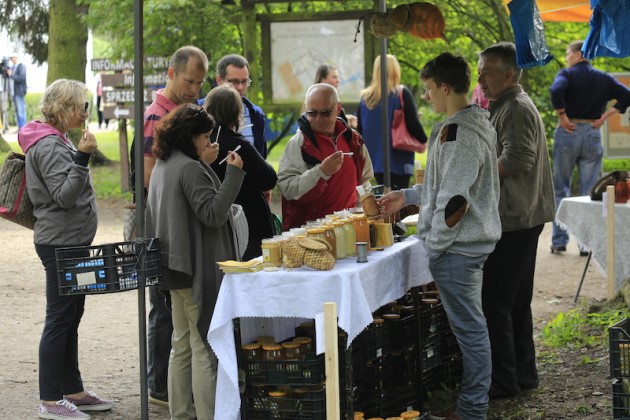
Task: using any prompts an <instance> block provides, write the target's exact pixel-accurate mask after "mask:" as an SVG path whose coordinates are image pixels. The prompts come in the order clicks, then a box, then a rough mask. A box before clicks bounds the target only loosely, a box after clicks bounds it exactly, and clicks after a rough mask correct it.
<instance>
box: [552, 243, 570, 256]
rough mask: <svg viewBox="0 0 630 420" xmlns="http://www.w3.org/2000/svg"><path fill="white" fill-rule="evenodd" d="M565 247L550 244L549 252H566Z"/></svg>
mask: <svg viewBox="0 0 630 420" xmlns="http://www.w3.org/2000/svg"><path fill="white" fill-rule="evenodd" d="M566 250H567V247H566V246H565V245H551V253H552V254H559V253H561V252H566Z"/></svg>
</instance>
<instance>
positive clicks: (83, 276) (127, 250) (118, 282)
mask: <svg viewBox="0 0 630 420" xmlns="http://www.w3.org/2000/svg"><path fill="white" fill-rule="evenodd" d="M141 255H144V261H145V264H144V267H142V266H141V265H140V264H139V257H140V256H141ZM55 256H56V260H57V279H58V284H59V294H60V295H73V294H94V293H113V292H123V291H126V290H133V289H137V288H138V274H140V273H142V270H144V277H145V280H146V285H147V286H153V285H157V284H159V282H160V280H161V278H162V269H161V264H160V241H159V239H157V238H154V239H147V240H146V241H144V242H118V243H113V244H105V245H95V246H79V247H70V248H58V249H56V250H55Z"/></svg>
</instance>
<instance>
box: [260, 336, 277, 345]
mask: <svg viewBox="0 0 630 420" xmlns="http://www.w3.org/2000/svg"><path fill="white" fill-rule="evenodd" d="M256 342H257V343H259V344H260V345H261V346H264V345H266V344H276V339H275V338H274V337H272V336H270V335H259V336H258V337H256Z"/></svg>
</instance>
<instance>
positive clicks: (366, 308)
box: [208, 238, 433, 420]
mask: <svg viewBox="0 0 630 420" xmlns="http://www.w3.org/2000/svg"><path fill="white" fill-rule="evenodd" d="M431 281H433V279H432V277H431V274H430V272H429V268H428V255H427V252H426V250H425V248H424V244H423V243H422V242H421V241H419V240H418V239H416V238H408V239H406V240H405V241H403V242H401V243H397V244H394V245H393V246H391V247H389V248H387V249H385V250H384V251H371V252H369V253H368V262H367V263H364V264H358V263H357V262H356V258H346V259H344V260H340V261H337V264H336V265H335V268H334V269H333V270H331V271H316V270H311V269H308V268H299V269H294V270H292V271H285V270H280V271H276V272H265V271H259V272H256V273H245V274H240V273H239V274H226V275H225V277H224V278H223V283H222V284H221V290H220V291H219V297H218V299H217V304H216V307H215V310H214V315H213V317H212V323H211V324H210V330H209V332H208V342H209V343H210V346H211V347H212V349H213V350H214V353H215V354H216V356H217V358H218V359H219V367H218V374H217V392H216V406H215V413H216V414H215V418H217V419H219V418H220V419H222V420H229V419H237V416H238V413H239V408H240V394H239V390H238V366H237V362H236V349H235V342H234V332H233V328H232V320H233V319H234V318H242V317H261V316H263V317H291V318H315V316H316V315H317V314H319V313H321V312H322V311H323V306H324V303H325V302H336V303H337V312H338V318H339V326H340V327H341V328H342V329H343V330H344V331H346V332H347V333H348V338H349V342H351V341H352V340H353V339H354V338H355V337H356V336H357V335H358V334H359V333H360V332H361V331H363V329H364V328H365V327H366V326H368V325H369V324H370V322H372V312H373V311H375V310H376V309H378V308H379V307H381V306H383V305H384V304H386V303H388V302H391V301H393V300H395V299H397V298H399V297H401V296H402V295H403V294H404V293H405V291H407V290H408V289H410V288H411V287H414V286H419V285H422V284H427V283H430V282H431Z"/></svg>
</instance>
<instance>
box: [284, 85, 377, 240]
mask: <svg viewBox="0 0 630 420" xmlns="http://www.w3.org/2000/svg"><path fill="white" fill-rule="evenodd" d="M305 107H306V111H305V112H304V114H302V116H301V117H300V118H299V119H298V131H297V133H296V134H295V135H294V136H293V137H292V138H291V139H290V140H289V142H288V143H287V146H286V148H285V149H284V153H283V155H282V158H280V165H279V168H278V188H279V189H280V192H281V193H282V227H283V229H284V230H288V229H289V228H292V227H296V226H302V225H303V224H305V223H306V222H307V221H308V220H315V219H317V218H321V217H324V216H325V215H327V214H331V213H333V212H335V211H338V210H343V209H345V208H350V207H354V206H355V205H356V202H357V196H356V190H355V187H356V186H358V185H363V186H364V188H365V189H366V190H369V189H370V179H371V178H372V177H373V176H374V171H373V169H372V161H371V159H370V155H369V153H368V151H367V148H366V147H365V144H364V143H363V139H362V138H361V135H360V134H359V133H358V132H357V131H355V130H353V129H351V128H350V127H348V125H347V123H346V122H345V121H343V120H342V119H341V118H337V117H338V116H339V113H340V112H341V102H339V96H338V94H337V90H336V89H335V88H334V87H332V86H331V85H328V84H326V83H318V84H315V85H313V86H311V87H310V88H309V89H308V91H307V92H306V102H305Z"/></svg>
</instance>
